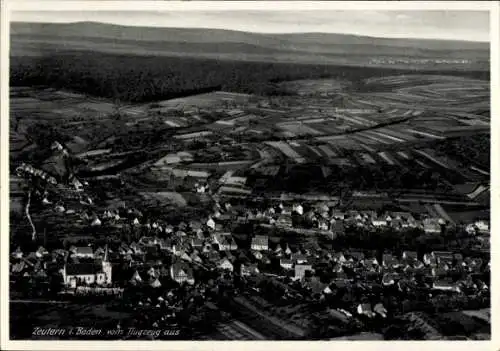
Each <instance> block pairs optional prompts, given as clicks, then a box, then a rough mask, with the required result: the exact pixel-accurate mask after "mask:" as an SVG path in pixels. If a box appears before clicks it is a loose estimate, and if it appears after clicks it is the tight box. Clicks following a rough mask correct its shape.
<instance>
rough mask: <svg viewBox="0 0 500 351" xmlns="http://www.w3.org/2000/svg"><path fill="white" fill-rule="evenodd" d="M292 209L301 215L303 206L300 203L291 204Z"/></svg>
mask: <svg viewBox="0 0 500 351" xmlns="http://www.w3.org/2000/svg"><path fill="white" fill-rule="evenodd" d="M293 211H294V212H297V213H298V214H299V215H301V216H302V215H303V214H304V208H303V207H302V205H301V204H296V205H294V206H293Z"/></svg>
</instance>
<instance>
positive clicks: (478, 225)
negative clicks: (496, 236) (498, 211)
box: [474, 220, 490, 233]
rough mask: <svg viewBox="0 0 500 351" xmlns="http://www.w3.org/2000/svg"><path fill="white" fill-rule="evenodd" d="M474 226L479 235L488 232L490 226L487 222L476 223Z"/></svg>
mask: <svg viewBox="0 0 500 351" xmlns="http://www.w3.org/2000/svg"><path fill="white" fill-rule="evenodd" d="M474 225H475V226H476V228H477V230H478V231H479V232H480V233H487V232H489V231H490V224H489V223H488V222H487V221H484V220H481V221H476V222H475V223H474Z"/></svg>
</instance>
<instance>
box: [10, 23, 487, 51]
mask: <svg viewBox="0 0 500 351" xmlns="http://www.w3.org/2000/svg"><path fill="white" fill-rule="evenodd" d="M11 35H14V36H16V35H30V36H33V37H36V36H54V37H59V38H63V37H80V38H101V39H104V38H107V39H115V40H135V41H156V42H189V43H245V44H251V45H258V46H263V47H270V48H276V49H284V50H308V48H315V47H316V49H319V47H321V46H327V47H328V46H330V45H347V46H352V45H361V46H390V47H398V48H415V49H421V50H438V51H447V50H451V51H463V50H480V51H488V50H489V43H485V42H470V41H454V40H430V39H392V38H376V37H368V36H358V35H352V34H335V33H312V32H310V33H287V34H274V33H267V34H264V33H251V32H242V31H235V30H225V29H211V28H167V27H135V26H123V25H116V24H108V23H100V22H75V23H28V22H12V23H11ZM320 51H321V50H320Z"/></svg>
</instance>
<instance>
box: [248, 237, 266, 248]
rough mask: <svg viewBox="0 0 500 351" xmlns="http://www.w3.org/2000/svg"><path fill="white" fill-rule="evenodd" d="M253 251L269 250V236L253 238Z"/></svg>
mask: <svg viewBox="0 0 500 351" xmlns="http://www.w3.org/2000/svg"><path fill="white" fill-rule="evenodd" d="M251 249H252V250H256V251H267V250H269V237H268V236H267V235H256V236H255V237H253V238H252V244H251Z"/></svg>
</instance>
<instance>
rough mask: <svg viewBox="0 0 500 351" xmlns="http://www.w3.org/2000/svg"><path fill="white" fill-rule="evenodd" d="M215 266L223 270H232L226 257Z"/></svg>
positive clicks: (231, 265)
mask: <svg viewBox="0 0 500 351" xmlns="http://www.w3.org/2000/svg"><path fill="white" fill-rule="evenodd" d="M217 267H218V268H219V269H222V270H225V271H230V272H232V271H233V269H234V267H233V264H232V263H231V261H229V260H228V259H227V258H223V259H222V260H220V261H219V262H218V263H217Z"/></svg>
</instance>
